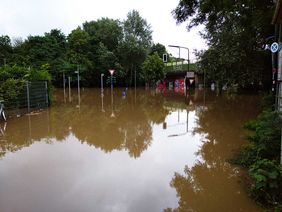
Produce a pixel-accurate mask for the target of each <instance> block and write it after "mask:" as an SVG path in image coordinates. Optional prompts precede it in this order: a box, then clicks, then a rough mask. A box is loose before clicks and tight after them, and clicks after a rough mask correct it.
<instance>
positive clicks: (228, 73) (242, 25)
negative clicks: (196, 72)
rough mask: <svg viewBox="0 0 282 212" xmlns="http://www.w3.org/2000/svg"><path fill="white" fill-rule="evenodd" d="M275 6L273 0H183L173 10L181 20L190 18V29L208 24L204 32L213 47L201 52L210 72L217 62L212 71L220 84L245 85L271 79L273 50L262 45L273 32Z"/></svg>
mask: <svg viewBox="0 0 282 212" xmlns="http://www.w3.org/2000/svg"><path fill="white" fill-rule="evenodd" d="M272 8H273V2H272V1H271V0H262V1H255V0H250V1H243V0H239V1H235V2H234V1H231V0H224V1H221V0H216V1H212V0H207V1H200V0H193V1H186V0H180V2H179V5H178V6H177V8H176V9H175V10H174V11H173V14H174V17H175V19H176V20H177V22H178V23H182V22H186V21H188V26H187V27H188V29H191V28H192V27H194V26H198V25H200V24H204V25H205V31H204V32H203V33H202V36H203V37H204V38H205V39H206V40H207V43H208V45H209V47H210V48H209V50H207V51H206V52H203V53H202V54H201V55H200V59H201V58H203V59H204V60H205V62H203V63H202V64H201V65H202V68H203V69H205V70H206V72H207V73H208V72H210V71H211V70H210V66H209V65H211V64H213V65H214V64H216V65H215V66H214V67H213V69H212V72H213V73H212V74H210V75H212V76H213V77H215V80H216V81H217V82H218V84H219V86H220V87H221V86H222V85H223V84H227V85H232V84H237V83H238V84H239V86H240V87H242V88H245V87H248V86H259V85H260V84H261V83H265V84H267V83H269V81H270V77H269V76H271V72H270V71H271V67H270V55H269V54H270V53H267V52H263V51H262V49H261V47H262V45H263V44H264V42H265V38H266V37H268V36H270V35H273V27H272V26H271V25H270V22H271V17H272Z"/></svg>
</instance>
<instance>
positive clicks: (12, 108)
mask: <svg viewBox="0 0 282 212" xmlns="http://www.w3.org/2000/svg"><path fill="white" fill-rule="evenodd" d="M4 105H5V108H4V109H5V113H6V116H7V117H13V116H19V115H24V114H26V113H30V112H32V111H34V110H38V109H43V108H46V107H48V106H49V95H48V82H47V81H33V82H26V83H25V85H24V87H23V89H22V90H21V92H20V93H19V95H18V96H17V97H16V98H13V99H11V100H5V99H4Z"/></svg>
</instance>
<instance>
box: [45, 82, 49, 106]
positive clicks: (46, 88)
mask: <svg viewBox="0 0 282 212" xmlns="http://www.w3.org/2000/svg"><path fill="white" fill-rule="evenodd" d="M45 92H46V106H47V107H48V105H49V100H48V83H47V81H45Z"/></svg>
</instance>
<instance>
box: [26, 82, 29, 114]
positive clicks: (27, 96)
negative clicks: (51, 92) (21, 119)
mask: <svg viewBox="0 0 282 212" xmlns="http://www.w3.org/2000/svg"><path fill="white" fill-rule="evenodd" d="M28 83H29V82H28V81H27V82H26V98H27V111H28V113H29V112H30V96H29V86H28Z"/></svg>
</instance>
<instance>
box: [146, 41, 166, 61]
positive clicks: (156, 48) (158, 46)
mask: <svg viewBox="0 0 282 212" xmlns="http://www.w3.org/2000/svg"><path fill="white" fill-rule="evenodd" d="M155 52H157V53H158V55H159V57H160V58H163V54H166V53H167V51H166V48H165V46H164V45H162V44H160V43H157V44H153V46H152V47H151V52H150V55H153V54H154V53H155Z"/></svg>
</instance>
